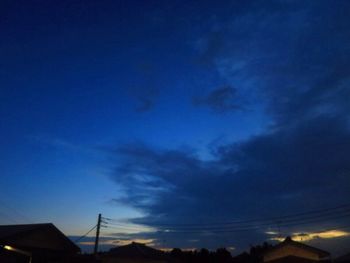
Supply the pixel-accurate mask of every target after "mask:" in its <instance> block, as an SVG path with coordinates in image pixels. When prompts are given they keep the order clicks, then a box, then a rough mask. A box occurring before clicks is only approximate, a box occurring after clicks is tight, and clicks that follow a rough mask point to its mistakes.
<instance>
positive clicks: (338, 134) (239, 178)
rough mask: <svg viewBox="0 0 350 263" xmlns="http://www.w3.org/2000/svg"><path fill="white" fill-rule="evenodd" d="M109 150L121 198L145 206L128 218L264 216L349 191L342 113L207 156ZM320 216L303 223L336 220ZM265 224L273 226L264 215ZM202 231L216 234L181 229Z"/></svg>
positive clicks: (338, 199) (168, 220)
mask: <svg viewBox="0 0 350 263" xmlns="http://www.w3.org/2000/svg"><path fill="white" fill-rule="evenodd" d="M116 154H117V156H118V165H117V167H116V169H115V172H114V173H113V179H114V180H115V182H117V183H118V184H121V185H122V186H123V187H124V189H125V191H126V196H127V200H128V203H129V204H131V205H132V206H134V207H136V208H138V209H141V210H142V211H143V212H144V213H145V214H146V216H145V217H143V218H139V219H136V220H134V221H133V222H134V223H138V224H145V225H151V226H155V227H158V226H162V225H163V224H194V225H196V224H197V222H205V223H207V224H210V223H214V222H225V221H227V220H233V221H234V220H244V219H249V218H250V219H251V218H264V217H265V218H266V217H267V218H270V217H271V216H280V215H283V214H286V213H287V214H290V213H293V212H294V213H297V212H300V211H308V210H310V207H313V208H314V207H319V204H320V203H322V204H323V205H324V206H325V207H332V206H334V204H342V203H346V202H347V200H349V199H350V194H349V192H348V188H349V186H350V162H349V156H350V131H349V127H348V123H347V122H346V121H345V120H344V119H342V118H339V119H334V118H328V117H324V116H322V117H319V118H315V119H312V120H311V119H310V120H309V122H308V123H301V124H300V125H298V126H297V127H294V129H291V130H290V129H280V130H277V131H275V132H273V133H269V134H263V135H259V136H256V137H254V138H252V139H250V140H248V141H246V142H242V143H240V144H227V145H225V146H221V147H220V149H218V150H217V151H216V154H217V156H216V158H215V160H214V161H203V160H201V159H199V158H198V157H197V156H196V155H195V154H193V153H192V152H186V151H182V150H162V149H155V148H152V147H149V146H146V145H142V144H135V145H132V144H129V145H125V146H123V147H120V148H119V149H118V150H117V151H116ZM335 192H336V193H337V195H334V194H333V193H335ZM287 207H288V209H287ZM213 211H215V213H213ZM147 215H149V216H147ZM326 219H327V218H326ZM326 219H325V220H324V222H318V224H316V225H315V224H313V226H308V227H315V228H320V227H321V228H322V227H323V226H324V225H328V226H332V224H339V223H341V222H342V220H341V219H339V220H336V219H334V218H330V220H326ZM281 221H282V222H283V220H281ZM266 227H268V226H266ZM269 227H272V228H275V229H276V228H277V227H278V226H277V223H276V224H274V223H271V225H270V226H269ZM288 229H293V228H290V227H286V230H288ZM265 230H266V229H258V230H257V231H256V230H251V231H250V233H249V236H251V237H254V236H260V238H262V236H264V233H263V232H264V231H265ZM301 230H302V229H301ZM316 230H318V229H313V231H316ZM288 231H289V230H288ZM290 231H292V230H290ZM299 231H300V230H299ZM206 234H210V235H214V236H217V235H218V233H215V231H214V232H211V231H209V232H208V231H203V232H202V233H196V234H192V235H191V234H187V235H188V236H189V237H190V238H189V239H194V238H196V239H200V240H202V241H203V237H204V236H205V235H206ZM246 234H247V233H245V235H246ZM153 235H154V236H152V238H156V236H157V237H158V238H160V237H159V234H157V233H155V234H153ZM163 235H165V236H167V238H169V236H170V237H171V236H172V235H173V237H172V238H173V240H176V239H178V238H180V237H181V238H183V237H184V236H183V235H182V236H181V235H180V236H179V235H178V236H176V234H173V233H171V232H170V233H163ZM184 235H185V236H186V234H184ZM193 235H194V236H193ZM222 235H223V236H229V233H227V234H220V235H219V236H221V237H222ZM241 235H242V234H241ZM237 236H240V234H238V235H235V237H236V238H237ZM172 238H170V239H172ZM226 238H229V237H226ZM240 238H244V236H243V235H242V236H241V237H240ZM207 244H208V245H209V246H213V244H210V242H207Z"/></svg>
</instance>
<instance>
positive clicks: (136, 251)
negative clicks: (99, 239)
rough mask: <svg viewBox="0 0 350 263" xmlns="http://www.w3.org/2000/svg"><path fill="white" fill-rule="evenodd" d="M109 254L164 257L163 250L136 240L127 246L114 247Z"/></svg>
mask: <svg viewBox="0 0 350 263" xmlns="http://www.w3.org/2000/svg"><path fill="white" fill-rule="evenodd" d="M109 254H110V255H113V256H116V257H129V258H147V259H161V258H163V257H164V253H163V252H162V251H160V250H157V249H154V248H151V247H148V246H146V245H145V244H141V243H136V242H132V243H130V244H128V245H125V246H120V247H116V248H112V249H110V251H109Z"/></svg>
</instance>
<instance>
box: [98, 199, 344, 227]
mask: <svg viewBox="0 0 350 263" xmlns="http://www.w3.org/2000/svg"><path fill="white" fill-rule="evenodd" d="M344 207H346V206H345V205H343V206H339V207H336V208H332V209H323V210H315V211H310V212H304V213H298V214H294V215H290V217H289V218H287V219H285V220H282V218H286V217H287V216H284V217H275V218H273V219H278V222H279V224H280V226H289V225H293V224H304V223H309V222H314V220H316V221H317V222H320V221H323V220H326V219H333V218H334V217H336V218H339V217H344V216H345V217H346V216H349V212H350V209H343V210H341V211H337V210H339V208H344ZM312 214H313V215H312ZM301 215H304V216H301ZM296 216H299V217H297V218H295V217H296ZM104 219H107V220H109V221H108V222H104V223H106V224H107V226H108V225H113V226H118V227H120V228H128V229H131V230H140V227H137V226H130V225H125V224H122V223H117V222H116V220H115V219H110V218H104ZM248 223H250V224H248ZM252 223H254V224H252ZM274 224H276V221H274V220H272V218H269V219H260V221H258V220H256V219H255V220H246V221H240V224H238V221H237V222H236V224H230V225H228V224H226V225H222V224H218V225H215V224H211V225H207V224H202V225H195V226H192V225H193V224H187V225H184V224H182V225H180V224H172V225H170V224H160V225H159V226H155V225H145V226H146V227H154V228H157V229H164V228H165V230H181V231H191V230H201V231H203V230H213V231H214V230H232V229H246V228H248V229H251V228H253V229H254V228H257V227H261V226H269V225H274ZM166 226H167V227H166ZM191 226H192V227H191Z"/></svg>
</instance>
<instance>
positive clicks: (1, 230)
mask: <svg viewBox="0 0 350 263" xmlns="http://www.w3.org/2000/svg"><path fill="white" fill-rule="evenodd" d="M37 233H40V234H41V237H40V238H39V239H37V237H35V235H36V234H37ZM53 237H54V238H55V244H54V245H51V246H49V245H50V241H52V239H53ZM23 240H25V241H26V246H30V247H33V248H35V247H36V248H43V249H45V248H49V247H50V249H57V250H66V251H71V252H79V251H80V248H79V247H78V246H77V245H75V244H74V243H73V242H72V241H71V240H70V239H69V238H68V237H67V236H66V235H65V234H63V233H62V232H61V231H60V230H59V229H58V228H57V227H55V226H54V224H52V223H43V224H23V225H0V244H2V245H12V246H18V245H19V246H21V245H22V244H23ZM57 240H59V244H60V246H58V245H57ZM44 243H47V246H46V245H45V244H44ZM28 244H30V245H28ZM43 244H44V245H43Z"/></svg>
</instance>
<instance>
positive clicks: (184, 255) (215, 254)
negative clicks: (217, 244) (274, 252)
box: [168, 243, 272, 263]
mask: <svg viewBox="0 0 350 263" xmlns="http://www.w3.org/2000/svg"><path fill="white" fill-rule="evenodd" d="M271 247H272V245H270V244H268V243H264V244H263V245H258V246H253V247H251V248H250V250H249V252H244V253H242V254H240V255H238V256H235V257H232V256H231V253H230V252H229V251H228V250H227V249H226V248H219V249H217V250H216V251H209V250H208V249H206V248H202V249H201V250H199V251H197V250H195V251H182V250H181V249H179V248H174V249H173V250H172V251H171V252H168V257H169V258H170V259H171V261H174V262H188V263H192V262H193V263H197V262H198V263H214V262H216V263H217V262H223V263H226V262H230V263H261V262H263V254H264V252H266V251H267V250H268V249H270V248H271Z"/></svg>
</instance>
